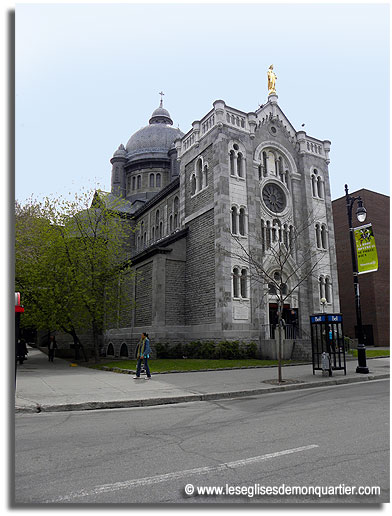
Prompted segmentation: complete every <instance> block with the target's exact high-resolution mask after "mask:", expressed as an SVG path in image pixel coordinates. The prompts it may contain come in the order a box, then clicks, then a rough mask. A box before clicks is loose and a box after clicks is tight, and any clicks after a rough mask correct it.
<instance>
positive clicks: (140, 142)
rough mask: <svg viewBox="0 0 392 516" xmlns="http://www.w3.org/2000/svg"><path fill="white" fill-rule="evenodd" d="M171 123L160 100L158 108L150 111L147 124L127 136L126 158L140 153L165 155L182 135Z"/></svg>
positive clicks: (137, 155)
mask: <svg viewBox="0 0 392 516" xmlns="http://www.w3.org/2000/svg"><path fill="white" fill-rule="evenodd" d="M172 125H173V120H172V119H171V118H170V114H169V112H168V111H167V110H166V109H164V108H163V107H162V102H161V105H160V106H159V108H157V109H155V111H154V112H153V113H152V115H151V118H150V120H149V125H147V126H146V127H142V129H139V131H136V133H135V134H133V135H132V136H131V137H130V138H129V140H128V143H127V145H126V150H127V153H128V158H133V157H140V156H141V155H142V154H160V155H164V157H167V153H168V151H169V150H170V148H171V147H172V145H173V143H174V141H175V140H176V139H177V138H181V137H182V136H183V135H184V133H183V132H182V131H180V129H176V128H175V127H172Z"/></svg>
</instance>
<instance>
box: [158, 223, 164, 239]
mask: <svg viewBox="0 0 392 516" xmlns="http://www.w3.org/2000/svg"><path fill="white" fill-rule="evenodd" d="M162 237H163V222H162V221H161V222H160V223H159V238H162Z"/></svg>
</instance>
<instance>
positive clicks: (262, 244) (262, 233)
mask: <svg viewBox="0 0 392 516" xmlns="http://www.w3.org/2000/svg"><path fill="white" fill-rule="evenodd" d="M261 250H262V252H263V253H264V252H265V223H264V220H263V219H261Z"/></svg>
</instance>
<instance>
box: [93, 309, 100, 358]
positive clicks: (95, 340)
mask: <svg viewBox="0 0 392 516" xmlns="http://www.w3.org/2000/svg"><path fill="white" fill-rule="evenodd" d="M92 330H93V343H94V360H95V363H96V364H98V362H99V360H100V357H99V341H98V327H97V322H96V321H95V319H93V321H92Z"/></svg>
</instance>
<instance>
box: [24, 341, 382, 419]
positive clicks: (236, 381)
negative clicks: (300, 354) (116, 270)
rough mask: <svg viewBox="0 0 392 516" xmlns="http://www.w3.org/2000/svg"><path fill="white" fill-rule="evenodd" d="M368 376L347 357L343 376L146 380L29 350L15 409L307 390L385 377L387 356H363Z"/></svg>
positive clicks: (298, 372) (269, 372)
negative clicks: (278, 381)
mask: <svg viewBox="0 0 392 516" xmlns="http://www.w3.org/2000/svg"><path fill="white" fill-rule="evenodd" d="M367 366H368V368H369V374H358V373H356V372H355V370H356V367H357V361H356V360H349V361H347V374H346V375H344V371H334V372H333V376H332V377H323V376H322V373H321V371H316V372H315V375H313V370H312V365H311V364H306V365H295V366H285V367H283V368H282V377H283V380H285V381H287V383H286V384H283V385H274V383H273V382H274V380H276V379H277V375H278V372H277V368H276V367H267V368H254V369H233V370H223V371H203V372H191V373H190V372H189V373H167V374H157V375H154V374H153V376H152V379H151V380H150V381H146V380H144V378H143V377H142V378H141V379H140V380H134V379H133V378H132V376H133V375H129V374H118V373H114V372H109V371H101V370H95V369H88V368H86V367H81V366H77V367H72V366H70V362H69V361H67V360H62V359H59V358H55V360H54V362H53V363H51V362H49V361H48V357H47V355H45V354H44V353H42V352H41V351H39V350H38V349H34V348H29V355H28V360H27V361H25V362H24V363H23V364H22V365H19V364H18V369H17V377H16V393H15V396H16V397H15V410H16V412H42V411H45V412H54V411H65V410H92V409H105V408H126V407H144V406H153V405H164V404H169V403H182V402H187V401H207V400H218V399H227V398H235V397H242V396H252V395H259V394H266V393H271V392H278V391H286V390H294V389H306V388H311V387H321V386H328V385H336V384H342V383H352V382H362V381H368V380H378V379H382V378H389V358H374V359H368V360H367Z"/></svg>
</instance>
